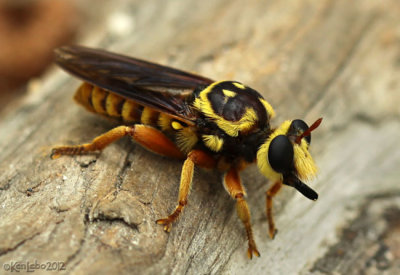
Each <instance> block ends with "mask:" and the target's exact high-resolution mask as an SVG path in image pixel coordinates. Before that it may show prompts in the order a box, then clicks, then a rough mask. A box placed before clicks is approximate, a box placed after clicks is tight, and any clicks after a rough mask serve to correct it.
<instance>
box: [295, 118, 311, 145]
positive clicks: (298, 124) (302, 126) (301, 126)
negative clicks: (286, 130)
mask: <svg viewBox="0 0 400 275" xmlns="http://www.w3.org/2000/svg"><path fill="white" fill-rule="evenodd" d="M290 128H291V129H292V130H294V131H295V132H300V134H301V133H304V132H305V131H307V130H308V125H307V123H305V122H304V121H303V120H301V119H295V120H293V121H292V124H291V125H290ZM304 139H305V140H306V141H307V143H308V144H310V143H311V134H310V135H308V136H306V137H304Z"/></svg>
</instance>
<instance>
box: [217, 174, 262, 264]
mask: <svg viewBox="0 0 400 275" xmlns="http://www.w3.org/2000/svg"><path fill="white" fill-rule="evenodd" d="M224 186H225V188H226V190H227V191H228V193H229V195H231V196H232V198H234V199H235V200H236V210H237V213H238V216H239V218H240V220H241V221H242V222H243V224H244V227H245V228H246V233H247V239H248V242H249V248H248V250H247V256H248V257H249V258H250V259H251V258H253V253H254V255H256V256H257V257H260V253H259V252H258V250H257V246H256V243H255V241H254V238H253V230H252V229H251V223H250V210H249V207H248V205H247V202H246V200H245V199H244V196H245V195H246V192H245V190H244V188H243V186H242V183H241V180H240V176H239V171H238V170H237V168H234V167H232V168H231V169H230V170H229V171H228V172H227V173H226V174H225V178H224Z"/></svg>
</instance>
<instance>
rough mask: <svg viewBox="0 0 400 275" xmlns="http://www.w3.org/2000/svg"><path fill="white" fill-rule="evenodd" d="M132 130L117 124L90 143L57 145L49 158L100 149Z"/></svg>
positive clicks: (132, 129)
mask: <svg viewBox="0 0 400 275" xmlns="http://www.w3.org/2000/svg"><path fill="white" fill-rule="evenodd" d="M133 131H134V128H133V127H129V126H118V127H115V128H114V129H111V130H110V131H108V132H106V133H104V134H102V135H100V136H98V137H96V138H95V139H94V140H93V141H92V142H91V143H85V144H81V145H71V146H59V147H55V148H53V150H52V151H51V158H52V159H56V158H58V157H60V156H61V155H81V154H85V153H88V152H94V151H101V150H103V149H104V148H105V147H107V146H108V145H109V144H110V143H113V142H114V141H116V140H118V139H120V138H122V137H124V136H126V135H129V134H130V133H132V132H133Z"/></svg>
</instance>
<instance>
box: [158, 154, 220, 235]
mask: <svg viewBox="0 0 400 275" xmlns="http://www.w3.org/2000/svg"><path fill="white" fill-rule="evenodd" d="M194 165H198V166H200V167H204V168H213V167H215V165H216V162H215V160H214V158H212V157H211V156H209V155H208V154H207V153H205V152H203V151H200V150H193V151H191V152H190V153H189V154H188V156H187V159H186V160H185V162H184V163H183V167H182V173H181V183H180V185H179V197H178V205H177V206H176V208H175V210H174V212H172V214H171V215H169V216H168V217H167V218H165V219H159V220H157V221H156V222H157V224H161V225H164V230H165V231H167V232H170V231H171V225H172V223H173V222H174V221H175V220H176V219H177V218H178V217H179V215H180V214H181V212H182V211H183V208H184V207H185V205H186V204H187V198H188V195H189V191H190V186H191V183H192V179H193V171H194Z"/></svg>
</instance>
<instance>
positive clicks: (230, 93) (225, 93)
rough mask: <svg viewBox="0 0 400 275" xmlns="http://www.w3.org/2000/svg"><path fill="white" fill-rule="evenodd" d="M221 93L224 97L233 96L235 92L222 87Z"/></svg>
mask: <svg viewBox="0 0 400 275" xmlns="http://www.w3.org/2000/svg"><path fill="white" fill-rule="evenodd" d="M222 93H223V94H224V95H225V96H226V97H235V96H236V93H235V92H234V91H230V90H226V89H223V90H222Z"/></svg>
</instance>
